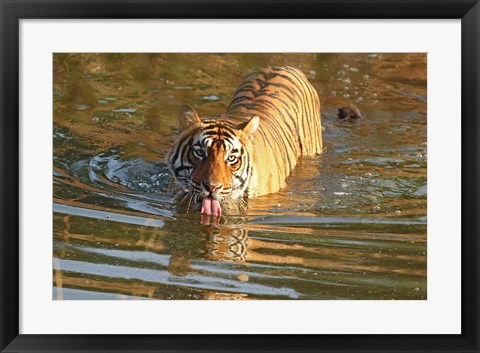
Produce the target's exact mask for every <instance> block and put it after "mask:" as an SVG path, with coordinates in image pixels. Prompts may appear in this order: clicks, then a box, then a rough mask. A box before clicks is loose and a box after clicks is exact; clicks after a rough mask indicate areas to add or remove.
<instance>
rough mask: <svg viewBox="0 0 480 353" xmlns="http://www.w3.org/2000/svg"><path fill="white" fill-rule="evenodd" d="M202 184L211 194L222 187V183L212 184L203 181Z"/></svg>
mask: <svg viewBox="0 0 480 353" xmlns="http://www.w3.org/2000/svg"><path fill="white" fill-rule="evenodd" d="M203 185H204V186H205V188H206V189H207V190H208V191H209V192H210V193H212V194H213V193H214V192H216V191H220V190H221V189H222V188H223V184H213V183H208V182H203Z"/></svg>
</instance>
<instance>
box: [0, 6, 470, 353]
mask: <svg viewBox="0 0 480 353" xmlns="http://www.w3.org/2000/svg"><path fill="white" fill-rule="evenodd" d="M0 11H1V20H0V21H1V29H2V34H1V36H2V37H1V43H0V44H1V47H0V49H1V85H2V86H1V89H0V90H1V95H0V106H1V113H0V114H1V115H0V129H1V131H0V155H1V157H0V183H1V189H0V200H1V203H0V207H1V208H0V211H1V212H0V225H1V237H0V251H1V253H0V266H1V267H0V276H1V277H0V280H1V283H0V285H1V291H0V296H1V297H0V325H1V327H0V350H1V352H74V351H75V352H147V351H148V352H179V351H182V352H200V351H211V352H234V351H235V352H243V351H248V352H265V351H278V352H303V351H315V352H340V351H341V352H373V351H378V352H394V351H395V352H440V351H442V352H479V337H478V333H479V325H478V323H479V311H478V304H479V294H480V293H479V255H480V251H479V241H478V236H479V234H478V219H479V217H478V216H479V214H478V190H479V189H478V185H479V178H478V166H479V164H478V157H479V155H478V152H479V143H478V141H479V140H480V134H479V124H478V123H479V100H480V96H479V81H480V80H479V70H478V69H479V54H480V52H479V42H480V38H479V34H480V27H479V26H480V22H479V17H480V5H479V3H478V1H477V0H417V1H414V0H388V1H387V0H385V1H378V0H337V1H329V0H300V1H295V0H271V1H269V0H258V1H254V0H247V1H236V2H232V1H226V0H202V1H193V0H176V1H175V0H163V1H162V0H140V1H135V0H127V1H121V0H115V1H106V0H101V1H88V0H63V1H60V0H31V1H28V0H27V1H16V0H0ZM25 18H28V19H59V18H61V19H78V18H90V19H95V18H97V19H100V18H101V19H115V18H122V19H125V18H139V19H152V18H224V19H233V18H297V19H307V18H339V19H340V18H342V19H356V18H370V19H377V18H378V19H380V18H382V19H398V18H406V19H417V18H422V19H432V18H440V19H450V18H452V19H461V29H462V34H461V47H462V49H461V55H462V61H461V63H462V70H461V75H462V77H461V79H462V100H461V104H462V109H461V112H462V122H461V126H462V161H461V162H462V170H461V172H462V179H461V180H462V195H461V196H462V218H461V220H462V246H461V249H462V260H461V261H462V288H461V290H462V309H461V310H462V312H461V315H462V322H461V324H462V333H461V334H459V335H278V336H277V335H243V336H236V335H24V334H19V242H18V239H19V20H20V19H25ZM438 315H439V317H438V319H440V320H441V317H442V315H441V313H439V314H438ZM286 319H287V318H286ZM412 319H413V318H412Z"/></svg>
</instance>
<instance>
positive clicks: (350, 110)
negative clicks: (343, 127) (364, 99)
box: [338, 104, 362, 119]
mask: <svg viewBox="0 0 480 353" xmlns="http://www.w3.org/2000/svg"><path fill="white" fill-rule="evenodd" d="M361 117H362V114H361V113H360V110H359V109H358V108H357V107H356V106H354V105H352V104H350V105H349V106H348V107H342V108H338V118H339V119H345V118H348V119H360V118H361Z"/></svg>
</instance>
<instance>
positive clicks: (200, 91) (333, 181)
mask: <svg viewBox="0 0 480 353" xmlns="http://www.w3.org/2000/svg"><path fill="white" fill-rule="evenodd" d="M427 58H428V54H427V53H425V52H398V53H392V52H388V53H387V52H375V53H372V52H342V53H331V52H328V53H321V52H315V53H312V52H309V53H306V52H305V53H295V52H292V53H283V52H271V53H243V52H242V53H233V52H232V53H230V52H225V53H190V52H185V53H168V52H165V53H121V52H119V53H115V52H105V53H96V52H55V53H53V54H52V60H53V72H52V84H53V90H52V92H53V96H52V101H53V117H52V118H53V131H52V134H53V171H52V173H53V186H52V187H53V200H52V202H53V234H52V236H53V249H52V279H51V280H52V299H53V300H54V301H59V300H422V301H426V300H427V299H428V295H427V293H428V291H427V283H428V278H427ZM49 158H50V157H49ZM31 177H32V178H33V176H31ZM444 255H445V256H448V254H444ZM49 280H50V279H49ZM45 283H47V285H48V286H49V284H48V282H45ZM48 288H50V287H48ZM122 305H123V304H122Z"/></svg>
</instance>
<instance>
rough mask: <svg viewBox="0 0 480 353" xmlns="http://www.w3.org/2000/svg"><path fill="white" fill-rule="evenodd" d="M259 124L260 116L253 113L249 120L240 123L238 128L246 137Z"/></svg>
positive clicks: (250, 134)
mask: <svg viewBox="0 0 480 353" xmlns="http://www.w3.org/2000/svg"><path fill="white" fill-rule="evenodd" d="M259 124H260V117H259V116H257V115H255V116H253V117H251V118H250V120H249V121H247V122H245V123H243V124H240V125H239V126H238V128H239V129H240V130H242V131H243V132H244V133H245V134H246V135H247V136H248V137H250V136H252V135H253V133H254V132H255V131H256V130H257V128H258V125H259Z"/></svg>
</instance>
